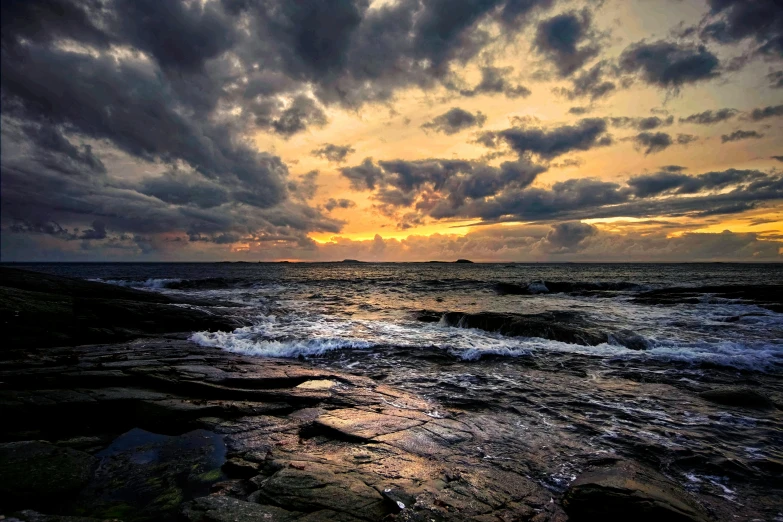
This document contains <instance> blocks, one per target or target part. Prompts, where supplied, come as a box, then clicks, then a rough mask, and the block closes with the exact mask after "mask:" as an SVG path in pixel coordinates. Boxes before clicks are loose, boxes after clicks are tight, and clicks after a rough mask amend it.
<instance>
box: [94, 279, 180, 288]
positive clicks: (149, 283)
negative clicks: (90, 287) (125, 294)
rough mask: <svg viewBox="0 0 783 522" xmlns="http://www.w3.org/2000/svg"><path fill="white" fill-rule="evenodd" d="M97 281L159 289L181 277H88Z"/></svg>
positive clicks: (176, 281) (177, 280)
mask: <svg viewBox="0 0 783 522" xmlns="http://www.w3.org/2000/svg"><path fill="white" fill-rule="evenodd" d="M90 281H95V282H98V283H106V284H108V285H115V286H124V287H128V288H144V289H150V290H159V289H162V288H166V287H167V285H169V284H171V283H179V282H181V281H182V279H174V278H161V279H152V278H150V279H147V280H146V281H129V280H127V279H101V278H99V277H97V278H95V279H90Z"/></svg>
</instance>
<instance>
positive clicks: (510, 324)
mask: <svg viewBox="0 0 783 522" xmlns="http://www.w3.org/2000/svg"><path fill="white" fill-rule="evenodd" d="M442 321H443V322H444V323H446V324H448V325H450V326H456V327H459V328H477V329H479V330H485V331H487V332H497V333H500V334H502V335H508V336H513V337H540V338H542V339H551V340H553V341H562V342H566V343H571V344H581V345H587V346H595V345H598V344H601V343H605V342H607V340H608V336H607V334H606V333H604V332H601V331H597V330H596V329H595V328H591V327H590V326H589V325H588V324H587V323H586V321H585V320H584V319H583V318H582V317H581V316H580V315H579V314H576V313H573V312H543V313H540V314H508V313H494V312H479V313H474V314H468V313H462V312H446V313H445V314H443V319H442Z"/></svg>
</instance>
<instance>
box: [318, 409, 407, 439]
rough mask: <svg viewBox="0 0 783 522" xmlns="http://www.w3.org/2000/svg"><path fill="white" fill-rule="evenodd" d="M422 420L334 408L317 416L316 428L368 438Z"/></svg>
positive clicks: (349, 437)
mask: <svg viewBox="0 0 783 522" xmlns="http://www.w3.org/2000/svg"><path fill="white" fill-rule="evenodd" d="M420 424H422V421H418V420H413V419H408V418H405V417H398V416H395V415H384V414H380V413H373V412H369V411H362V410H356V409H341V410H334V411H330V412H328V413H325V414H323V415H321V416H319V417H318V418H317V419H316V421H315V427H316V429H322V430H327V431H329V430H332V431H334V432H336V434H337V435H339V436H343V437H345V438H347V439H356V440H369V439H373V438H376V437H379V436H381V435H387V434H389V433H395V432H399V431H403V430H407V429H409V428H412V427H414V426H418V425H420Z"/></svg>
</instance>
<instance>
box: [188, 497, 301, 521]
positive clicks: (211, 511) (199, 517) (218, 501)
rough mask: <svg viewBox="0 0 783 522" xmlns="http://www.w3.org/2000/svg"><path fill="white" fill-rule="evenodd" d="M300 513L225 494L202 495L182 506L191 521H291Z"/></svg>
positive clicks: (297, 517)
mask: <svg viewBox="0 0 783 522" xmlns="http://www.w3.org/2000/svg"><path fill="white" fill-rule="evenodd" d="M299 515H301V513H292V512H290V511H286V510H285V509H281V508H278V507H275V506H266V505H261V504H255V503H252V502H244V501H242V500H238V499H236V498H231V497H224V496H211V497H201V498H197V499H195V500H193V501H191V502H187V503H186V504H184V505H183V506H182V517H183V518H184V519H185V520H188V521H190V522H257V521H261V520H263V521H265V522H289V521H292V520H297V519H299Z"/></svg>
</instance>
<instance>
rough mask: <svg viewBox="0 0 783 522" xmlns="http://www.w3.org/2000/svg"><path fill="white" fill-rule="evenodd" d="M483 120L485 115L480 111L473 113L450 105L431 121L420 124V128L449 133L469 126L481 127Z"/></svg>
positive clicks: (454, 132)
mask: <svg viewBox="0 0 783 522" xmlns="http://www.w3.org/2000/svg"><path fill="white" fill-rule="evenodd" d="M485 121H487V117H486V115H484V114H482V113H481V112H480V111H479V112H477V113H476V114H473V113H470V112H468V111H466V110H463V109H460V108H459V107H452V108H451V109H449V110H448V111H446V112H445V113H443V114H441V115H440V116H436V117H435V118H434V119H433V120H432V121H430V122H427V123H425V124H424V125H422V126H421V128H422V129H424V130H425V131H427V130H433V131H435V132H442V133H443V134H448V135H451V134H456V133H458V132H460V131H463V130H465V129H469V128H471V127H481V126H483V125H484V122H485Z"/></svg>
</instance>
